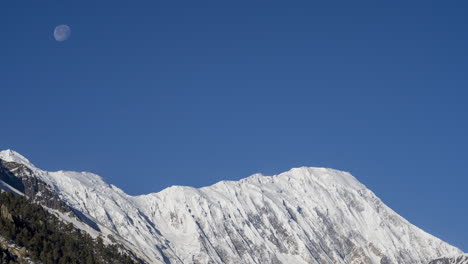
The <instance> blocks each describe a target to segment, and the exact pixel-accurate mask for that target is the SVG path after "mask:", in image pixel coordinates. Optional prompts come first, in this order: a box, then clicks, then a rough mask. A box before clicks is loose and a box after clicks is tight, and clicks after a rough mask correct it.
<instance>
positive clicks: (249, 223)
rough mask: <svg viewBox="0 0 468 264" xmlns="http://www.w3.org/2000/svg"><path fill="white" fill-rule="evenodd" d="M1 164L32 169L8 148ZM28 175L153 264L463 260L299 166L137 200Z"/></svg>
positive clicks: (355, 186) (370, 201)
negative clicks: (17, 163) (14, 163)
mask: <svg viewBox="0 0 468 264" xmlns="http://www.w3.org/2000/svg"><path fill="white" fill-rule="evenodd" d="M16 155H19V156H18V157H17V156H16ZM0 159H10V161H13V160H14V161H22V162H27V163H29V164H30V165H31V166H33V167H34V165H32V164H31V163H30V162H29V160H27V159H26V158H24V157H22V156H21V155H20V154H16V152H13V151H6V152H5V151H2V152H0ZM33 170H34V171H35V173H36V176H37V177H39V178H42V179H44V181H45V182H47V183H48V184H49V185H50V186H52V188H53V189H54V190H56V192H57V193H58V195H59V196H60V197H61V199H62V200H63V201H65V202H66V203H67V204H68V205H69V206H70V207H72V208H75V209H77V210H78V211H79V212H81V213H83V214H84V215H86V216H87V217H89V218H90V219H93V220H94V221H96V222H97V223H98V224H99V225H101V226H104V227H106V228H108V229H109V230H111V231H112V232H115V233H116V234H119V235H120V236H121V237H123V238H125V239H127V240H128V241H129V243H130V244H131V245H132V246H134V247H135V248H137V249H140V251H142V252H145V254H146V256H143V258H145V259H146V260H147V261H148V262H149V263H424V264H427V262H428V261H430V260H433V259H435V258H437V257H443V256H455V255H457V254H460V253H461V251H460V250H459V249H456V248H455V247H452V246H450V245H448V244H446V243H445V242H443V241H441V240H440V239H437V238H435V237H433V236H432V235H429V234H427V233H425V232H424V231H422V230H421V229H419V228H417V227H415V226H413V225H412V224H410V223H409V222H408V221H407V220H405V219H404V218H402V217H401V216H399V215H398V214H397V213H395V212H394V211H393V210H391V209H390V208H388V207H387V206H386V205H385V204H384V203H383V202H382V201H380V199H378V197H377V196H375V194H373V193H372V191H370V190H369V189H367V187H366V186H365V185H363V184H362V183H360V182H359V181H358V180H357V179H356V178H355V177H354V176H352V175H351V174H350V173H347V172H342V171H338V170H333V169H327V168H311V167H300V168H293V169H291V170H290V171H287V172H284V173H281V174H278V175H274V176H264V175H262V174H258V173H257V174H254V175H252V176H250V177H247V178H244V179H242V180H239V181H221V182H218V183H215V184H213V185H210V186H207V187H202V188H193V187H186V186H172V187H168V188H166V189H164V190H161V191H160V192H157V193H150V194H146V195H139V196H131V195H128V194H126V193H125V192H124V191H122V190H121V189H119V188H118V187H116V186H113V185H110V184H107V183H105V181H104V180H103V179H102V177H100V176H98V175H96V174H92V173H88V172H69V171H56V172H46V171H42V170H40V169H37V168H36V167H34V168H33Z"/></svg>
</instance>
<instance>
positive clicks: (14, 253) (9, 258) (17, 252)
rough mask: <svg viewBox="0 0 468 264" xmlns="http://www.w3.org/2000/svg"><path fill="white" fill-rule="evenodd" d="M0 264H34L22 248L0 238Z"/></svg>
mask: <svg viewBox="0 0 468 264" xmlns="http://www.w3.org/2000/svg"><path fill="white" fill-rule="evenodd" d="M0 263H8V264H16V263H18V264H34V262H33V261H31V259H30V258H29V257H28V252H27V250H26V248H24V247H18V246H16V245H14V244H12V243H10V242H8V241H7V240H5V239H4V238H2V237H0Z"/></svg>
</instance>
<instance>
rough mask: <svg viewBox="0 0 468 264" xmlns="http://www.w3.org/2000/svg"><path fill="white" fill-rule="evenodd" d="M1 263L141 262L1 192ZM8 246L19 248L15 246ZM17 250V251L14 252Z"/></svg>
mask: <svg viewBox="0 0 468 264" xmlns="http://www.w3.org/2000/svg"><path fill="white" fill-rule="evenodd" d="M0 237H2V240H3V242H2V243H1V246H2V247H1V250H0V263H24V260H27V259H30V260H32V261H36V262H40V263H44V264H49V263H50V264H57V263H59V264H62V263H63V264H71V263H89V264H91V263H106V264H107V263H109V264H111V263H112V264H127V263H129V264H130V263H137V262H135V260H133V259H132V258H131V257H130V256H128V255H126V254H123V253H121V251H120V250H119V248H118V246H116V245H104V243H103V240H102V239H101V238H100V237H98V238H97V239H93V238H92V237H91V236H90V235H88V234H87V233H85V232H83V231H80V230H77V229H76V228H74V227H73V225H72V224H66V223H64V222H62V221H60V220H59V219H58V218H57V217H56V216H55V215H52V214H51V213H49V212H48V211H47V210H46V209H44V208H43V207H42V206H40V205H37V204H34V203H31V202H30V201H28V199H26V198H25V197H23V196H20V195H13V194H12V193H9V192H1V193H0ZM8 245H15V246H14V247H12V246H10V247H8ZM12 251H15V252H12Z"/></svg>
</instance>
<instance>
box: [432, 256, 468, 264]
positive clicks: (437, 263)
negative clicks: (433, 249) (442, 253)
mask: <svg viewBox="0 0 468 264" xmlns="http://www.w3.org/2000/svg"><path fill="white" fill-rule="evenodd" d="M429 264H468V255H460V256H458V257H453V258H439V259H435V260H433V261H431V262H429Z"/></svg>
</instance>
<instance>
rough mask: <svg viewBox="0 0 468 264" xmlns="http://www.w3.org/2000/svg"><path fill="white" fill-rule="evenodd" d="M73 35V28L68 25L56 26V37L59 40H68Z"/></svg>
mask: <svg viewBox="0 0 468 264" xmlns="http://www.w3.org/2000/svg"><path fill="white" fill-rule="evenodd" d="M70 35H71V29H70V27H69V26H67V25H60V26H56V27H55V29H54V38H55V40H56V41H58V42H62V41H65V40H67V39H68V38H69V37H70Z"/></svg>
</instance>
